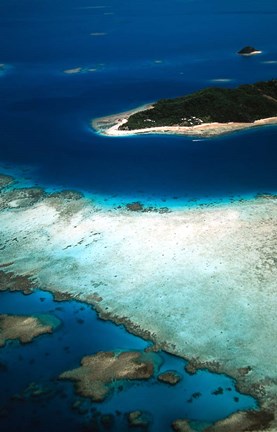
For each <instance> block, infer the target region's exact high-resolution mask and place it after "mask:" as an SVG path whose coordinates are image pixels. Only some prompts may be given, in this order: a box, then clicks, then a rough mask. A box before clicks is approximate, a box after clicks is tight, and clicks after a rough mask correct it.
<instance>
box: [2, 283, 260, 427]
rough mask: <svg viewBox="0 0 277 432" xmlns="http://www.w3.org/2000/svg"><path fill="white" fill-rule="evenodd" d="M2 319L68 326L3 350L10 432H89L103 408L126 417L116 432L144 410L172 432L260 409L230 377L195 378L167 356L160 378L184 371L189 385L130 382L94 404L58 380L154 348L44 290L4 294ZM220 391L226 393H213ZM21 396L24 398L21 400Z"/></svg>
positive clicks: (4, 394) (157, 424)
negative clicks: (176, 423)
mask: <svg viewBox="0 0 277 432" xmlns="http://www.w3.org/2000/svg"><path fill="white" fill-rule="evenodd" d="M2 313H11V314H19V315H20V314H27V315H28V314H30V315H36V314H42V313H44V314H45V313H47V314H52V315H55V316H56V317H58V318H59V319H60V320H61V325H60V327H58V328H57V329H56V330H55V332H54V333H53V334H52V335H43V336H40V337H38V338H36V339H35V340H34V341H33V342H32V343H30V344H26V345H20V344H19V343H17V342H11V341H10V342H8V343H7V344H6V346H5V347H4V348H1V349H0V366H1V367H0V380H1V387H0V389H1V391H0V413H1V409H2V410H4V411H5V412H6V415H5V416H3V417H1V416H0V428H1V431H3V432H4V431H6V430H7V431H17V432H18V431H22V432H23V431H24V432H25V431H26V432H27V431H29V430H36V431H39V432H40V431H49V430H52V431H53V432H56V431H60V430H67V431H69V432H71V431H74V432H75V431H81V430H83V429H82V428H83V427H84V426H85V425H90V424H91V423H92V419H93V413H94V411H93V410H95V409H97V410H98V411H99V412H100V413H102V414H107V413H112V414H114V415H115V413H116V411H119V412H120V413H121V414H120V415H118V416H117V421H115V423H114V426H113V427H112V429H111V430H114V431H120V432H124V431H126V430H128V426H127V422H126V417H125V415H124V414H126V413H127V412H130V411H134V410H137V409H140V410H145V411H148V412H150V413H151V415H152V417H153V421H152V424H151V431H153V432H162V431H169V430H170V424H171V422H172V421H173V420H175V419H177V418H180V417H181V418H187V419H188V420H191V421H194V422H196V423H195V424H197V425H198V427H199V428H200V429H201V424H202V425H203V424H207V423H211V422H212V421H215V420H217V419H219V418H224V417H226V416H227V415H229V414H231V413H232V412H234V411H236V410H238V409H242V410H243V409H251V408H252V409H253V408H255V407H256V404H255V401H254V399H253V398H251V397H249V396H246V395H242V394H240V393H238V392H237V391H236V389H235V387H234V381H233V380H231V379H230V378H229V377H227V376H225V375H219V374H212V373H209V372H208V371H205V370H201V371H198V372H197V373H196V374H194V375H189V374H188V373H186V372H185V370H184V366H185V364H186V362H185V361H184V360H182V359H180V358H177V357H174V356H171V355H169V354H166V353H165V352H159V356H160V358H161V366H160V370H159V372H164V371H167V370H176V371H177V372H178V373H179V374H180V375H181V377H182V380H181V382H180V383H178V384H177V385H176V386H175V387H171V386H169V385H167V384H162V383H159V382H158V381H157V379H156V378H153V379H151V380H149V381H146V382H143V381H142V382H133V383H130V382H129V383H126V382H125V384H124V390H123V391H121V392H118V391H115V393H113V394H111V396H110V397H109V398H108V399H107V400H106V401H104V402H103V403H100V404H99V403H98V404H97V403H92V402H90V401H89V400H85V399H82V398H79V397H78V396H76V395H74V391H73V385H72V384H71V383H68V382H61V381H58V380H57V377H58V375H59V374H60V373H61V372H63V371H64V370H68V369H73V368H75V367H78V366H79V364H80V360H81V358H82V357H83V356H85V355H89V354H94V353H96V352H98V351H111V350H120V351H121V350H127V351H128V350H143V349H145V348H146V347H147V346H148V345H149V342H147V341H144V340H142V339H140V338H138V337H136V336H133V335H131V334H129V333H128V332H127V331H126V330H125V329H124V328H123V327H122V326H116V325H115V324H112V323H110V322H106V321H102V320H100V319H98V318H97V314H96V312H95V311H93V310H92V309H91V308H90V307H89V306H87V305H84V304H82V303H78V302H75V301H66V302H54V301H53V299H52V296H51V295H50V294H48V293H46V292H43V291H37V292H35V293H34V294H32V295H29V296H24V295H23V294H21V293H8V292H5V293H1V294H0V314H2ZM31 383H35V385H39V386H41V387H42V388H43V389H47V392H46V394H44V395H42V396H40V397H34V396H31V395H30V393H29V392H28V391H26V389H27V388H28V386H29V385H30V384H31ZM219 387H221V388H222V390H223V393H222V394H219V395H214V394H212V393H213V392H214V391H215V390H217V389H218V388H219ZM194 393H199V395H198V396H199V397H193V396H192V395H193V394H194ZM15 395H20V399H19V400H18V398H17V399H16V398H15V397H14V396H15ZM234 398H238V399H237V400H235V399H234ZM76 400H77V401H81V403H82V409H85V412H83V413H78V412H76V410H75V411H74V410H72V405H73V404H74V402H76ZM15 413H16V417H15ZM54 418H55V420H53V419H54ZM18 419H20V421H18ZM90 427H91V426H90ZM98 427H99V429H97V430H100V431H101V430H105V428H103V427H102V428H101V425H98ZM200 429H199V430H200ZM89 430H96V429H89Z"/></svg>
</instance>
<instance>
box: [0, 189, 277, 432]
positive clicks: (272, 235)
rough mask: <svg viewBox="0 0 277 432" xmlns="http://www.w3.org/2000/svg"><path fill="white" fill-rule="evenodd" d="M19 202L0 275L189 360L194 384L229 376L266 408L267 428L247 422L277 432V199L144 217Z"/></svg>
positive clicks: (8, 227)
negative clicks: (211, 374) (204, 377)
mask: <svg viewBox="0 0 277 432" xmlns="http://www.w3.org/2000/svg"><path fill="white" fill-rule="evenodd" d="M14 193H15V194H16V200H14V197H13V194H12V193H11V189H10V188H9V189H7V190H5V189H4V190H2V192H1V202H2V206H1V212H0V226H1V239H0V241H1V244H0V248H1V257H0V265H1V266H2V267H1V271H2V273H3V274H4V275H5V276H6V278H7V280H8V281H9V282H10V283H11V284H12V285H13V284H15V285H16V278H17V277H20V278H23V280H24V281H25V282H26V283H25V284H23V286H26V284H27V281H28V282H29V283H30V286H29V289H34V287H37V288H42V289H47V290H49V291H52V292H53V293H54V294H55V295H56V296H57V297H58V298H61V297H62V298H76V299H79V300H82V301H85V302H87V303H90V304H93V305H95V307H96V309H97V310H98V311H99V313H100V316H101V317H102V318H104V319H111V320H113V321H115V322H118V323H123V324H125V325H126V327H127V328H128V329H129V330H130V331H132V332H133V333H136V334H139V335H141V336H143V337H145V338H149V339H151V340H152V341H153V342H154V343H155V344H156V345H157V347H160V348H163V349H165V350H167V351H168V352H171V353H174V354H177V355H179V356H182V357H184V358H186V359H188V360H189V365H188V367H187V369H188V370H189V371H190V372H191V373H194V372H195V370H197V368H209V369H210V370H213V371H216V372H225V373H227V374H229V375H231V376H233V377H234V378H236V379H237V383H238V387H239V389H240V390H241V391H244V392H248V393H250V394H252V395H254V396H256V397H257V398H258V399H259V401H260V405H261V411H260V412H259V413H260V414H259V417H257V413H256V412H255V411H251V412H249V413H248V416H247V418H246V417H245V421H247V422H248V423H247V424H251V425H252V426H251V428H252V429H249V430H257V431H258V430H267V431H276V428H277V422H276V420H274V415H275V414H276V402H275V401H276V379H277V371H276V361H275V360H276V355H277V352H276V349H277V348H276V343H275V335H276V330H277V328H276V278H277V270H276V262H277V256H276V246H277V245H276V239H277V223H276V222H277V200H276V196H272V195H260V196H258V197H257V198H256V199H251V200H244V201H241V202H233V203H229V204H214V205H207V206H199V207H191V208H183V209H180V210H176V211H171V212H157V211H154V210H155V209H154V210H153V211H148V212H142V211H131V210H130V209H129V208H128V207H127V206H125V207H122V208H117V209H114V210H107V209H103V208H100V207H98V206H96V205H95V204H93V203H92V202H91V201H89V200H88V199H85V198H83V197H81V196H79V195H78V194H74V193H72V194H70V193H68V192H66V191H64V192H63V191H61V192H60V194H58V196H57V195H55V196H51V195H50V194H47V193H45V192H43V193H40V196H39V198H38V197H37V195H36V194H35V195H36V199H35V200H34V199H33V194H32V193H30V197H31V198H30V202H29V205H28V202H27V201H26V189H24V190H22V194H23V201H22V203H23V204H22V205H21V204H20V203H21V201H20V196H19V195H20V190H18V189H17V190H16V191H15V192H14ZM18 194H19V195H18ZM65 197H67V198H65ZM11 202H12V203H13V205H11V204H10V203H11ZM3 280H4V281H5V279H3ZM20 280H21V279H20ZM0 285H1V289H2V290H4V289H8V288H9V285H8V284H7V285H5V282H4V283H3V282H2V280H1V281H0ZM249 419H252V420H251V422H252V423H249V422H250V420H249ZM232 421H235V420H234V419H232ZM259 422H260V425H261V426H260V429H259V426H255V425H257V424H258V423H259ZM240 423H241V422H240ZM237 425H238V423H237ZM253 425H254V426H253ZM215 427H216V426H214V428H215ZM224 427H225V426H224ZM228 427H229V426H226V427H225V429H224V428H222V425H219V426H218V429H212V431H213V432H214V431H221V430H224V431H225V430H226V431H232V430H233V429H231V426H230V427H229V429H228ZM249 427H250V426H249ZM243 430H248V429H245V428H244V426H243V423H241V424H239V426H236V431H237V432H240V431H243Z"/></svg>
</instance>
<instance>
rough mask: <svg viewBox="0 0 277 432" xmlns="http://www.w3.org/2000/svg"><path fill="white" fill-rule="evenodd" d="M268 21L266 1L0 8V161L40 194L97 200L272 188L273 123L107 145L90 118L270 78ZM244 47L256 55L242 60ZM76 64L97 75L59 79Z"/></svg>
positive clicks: (276, 54)
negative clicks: (3, 69) (26, 169)
mask: <svg viewBox="0 0 277 432" xmlns="http://www.w3.org/2000/svg"><path fill="white" fill-rule="evenodd" d="M276 13H277V4H276V2H274V1H272V0H271V1H269V0H267V1H264V2H262V3H261V2H260V1H247V0H246V1H244V2H243V3H241V1H238V0H235V1H232V2H222V1H219V0H211V1H209V2H204V1H203V0H194V1H186V0H173V1H171V2H168V1H165V0H159V1H158V0H152V1H145V0H137V1H132V2H130V1H127V0H117V1H112V0H106V1H104V0H101V1H96V0H90V1H88V0H84V1H82V2H80V1H79V0H78V1H77V0H70V1H59V2H56V1H54V0H46V1H44V2H37V1H35V0H25V1H24V2H22V1H20V0H13V1H10V0H2V1H1V4H0V62H1V63H7V64H8V65H10V67H11V68H10V69H9V70H8V71H7V73H6V74H4V75H2V76H1V79H0V97H1V105H0V111H1V116H0V130H1V156H0V160H1V161H3V162H4V161H5V162H9V163H12V165H13V166H15V165H26V164H27V165H29V166H31V167H33V168H34V169H35V171H34V172H33V177H34V179H35V180H36V181H37V182H39V183H42V184H44V185H45V186H49V185H51V186H55V185H57V186H59V185H64V186H66V187H75V188H80V189H83V190H86V191H89V192H92V193H93V194H96V195H98V196H99V199H100V200H101V199H102V198H103V196H107V197H110V196H111V195H116V196H117V197H118V201H120V200H121V199H124V198H127V199H136V198H144V199H147V198H149V199H150V200H151V199H152V200H160V199H167V200H168V199H171V198H172V197H179V198H181V199H187V198H188V199H189V198H195V197H196V198H200V199H201V198H205V197H206V196H208V197H211V198H222V197H223V198H224V197H226V196H230V195H236V196H238V195H249V194H255V193H256V192H275V191H276V190H277V187H276V186H277V184H276V183H277V177H276V174H275V172H276V152H277V150H276V145H275V143H276V128H275V127H266V128H263V129H259V130H256V131H253V130H252V131H247V132H243V133H236V134H233V135H230V136H228V137H224V138H217V139H209V140H203V141H200V142H199V141H198V142H195V141H193V140H192V139H191V138H183V137H169V136H166V137H164V136H155V137H153V136H152V137H149V136H144V137H136V138H124V139H119V138H117V139H113V138H103V137H99V136H97V135H96V134H95V133H93V131H92V130H91V128H90V120H91V119H92V118H94V117H98V116H102V115H106V114H110V113H116V112H120V111H122V110H126V109H129V108H133V107H135V106H138V105H140V104H143V103H146V102H151V101H154V100H157V99H159V98H162V97H174V96H177V95H182V94H186V93H188V92H192V91H195V90H197V89H200V88H203V87H206V86H209V85H216V84H217V85H223V86H230V87H233V86H237V85H239V84H241V83H249V82H256V81H258V80H267V79H271V78H273V77H276V65H277V63H274V61H275V62H276V61H277V49H276V44H275V42H276V37H277V28H276V25H275V21H276ZM90 33H105V34H104V35H102V36H91V35H90ZM246 44H251V45H253V46H255V47H256V48H257V49H261V50H262V51H263V53H262V54H261V55H258V56H253V57H251V58H241V57H240V56H238V55H237V54H236V52H237V51H238V50H239V49H240V48H241V47H242V46H244V45H246ZM156 61H158V62H161V63H155V62H156ZM268 62H273V63H268ZM79 66H80V67H83V68H92V69H97V70H96V71H94V72H87V73H82V74H75V75H66V74H64V73H63V70H65V69H70V68H74V67H79ZM213 79H229V80H230V81H229V82H225V83H215V82H212V81H211V80H213ZM169 205H170V202H169Z"/></svg>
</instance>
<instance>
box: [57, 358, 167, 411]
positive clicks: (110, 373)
mask: <svg viewBox="0 0 277 432" xmlns="http://www.w3.org/2000/svg"><path fill="white" fill-rule="evenodd" d="M155 356H156V357H158V355H157V354H152V353H143V352H142V353H140V352H137V351H130V352H122V353H114V352H99V353H97V354H96V355H91V356H86V357H84V358H83V359H82V361H81V366H80V367H79V368H77V369H73V370H69V371H66V372H63V373H62V374H61V375H60V379H66V380H71V381H75V382H76V389H77V392H78V393H79V394H80V395H81V396H84V397H89V398H91V399H92V400H93V401H96V402H101V401H102V400H103V399H105V398H106V397H107V396H108V395H109V393H110V391H111V390H112V388H111V386H110V385H111V384H113V385H115V383H116V382H117V381H122V380H147V379H149V378H151V377H152V375H153V374H154V363H153V359H154V357H155Z"/></svg>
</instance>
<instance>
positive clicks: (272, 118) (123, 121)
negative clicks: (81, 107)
mask: <svg viewBox="0 0 277 432" xmlns="http://www.w3.org/2000/svg"><path fill="white" fill-rule="evenodd" d="M276 123H277V80H276V79H272V80H270V81H263V82H258V83H255V84H245V85H241V86H239V87H237V88H222V87H208V88H206V89H203V90H200V91H197V92H195V93H193V94H189V95H186V96H182V97H177V98H174V99H162V100H159V101H158V102H156V103H154V104H152V105H148V106H143V107H141V108H137V109H136V110H134V111H129V112H125V113H122V114H117V115H112V116H108V117H102V118H99V119H96V120H94V121H93V122H92V126H93V128H94V129H95V130H96V131H97V132H98V133H100V134H102V135H108V136H124V135H133V134H147V133H156V134H157V133H158V134H161V133H169V134H181V135H191V136H204V137H209V136H215V135H220V134H224V133H228V132H233V131H235V130H241V129H246V128H249V127H257V126H262V125H268V124H276Z"/></svg>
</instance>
